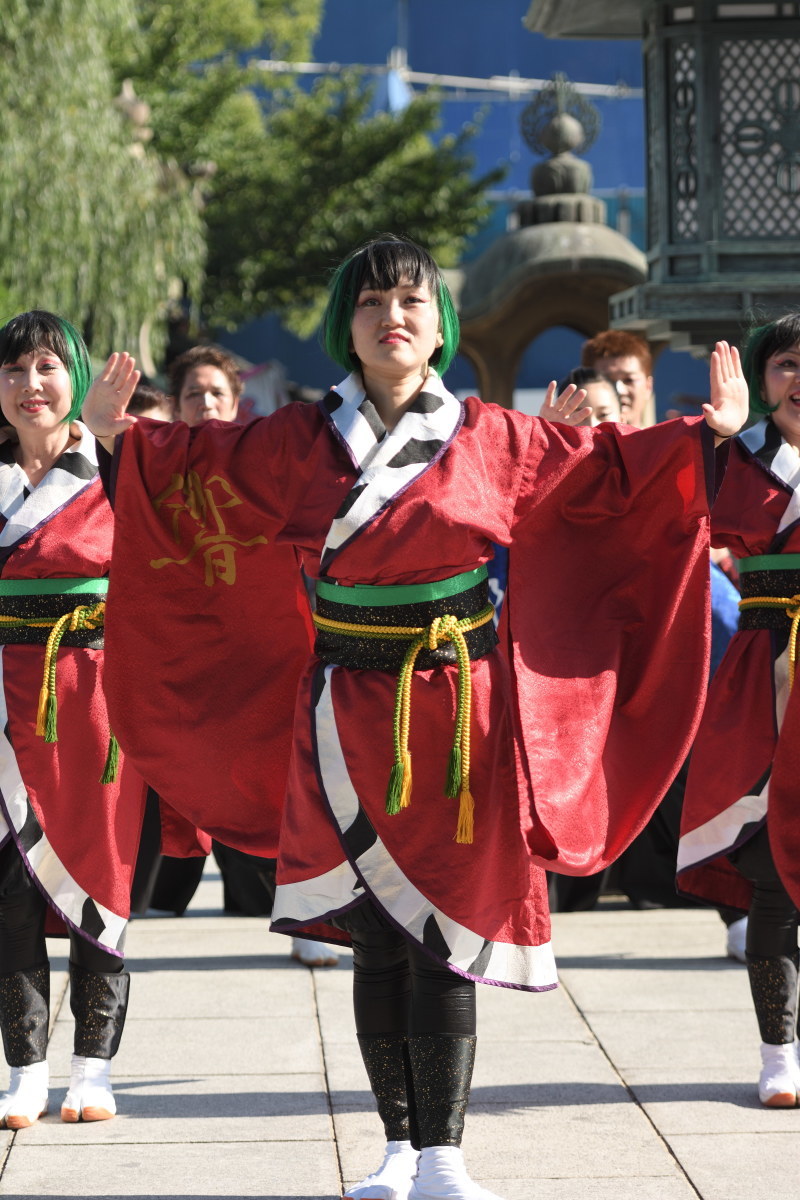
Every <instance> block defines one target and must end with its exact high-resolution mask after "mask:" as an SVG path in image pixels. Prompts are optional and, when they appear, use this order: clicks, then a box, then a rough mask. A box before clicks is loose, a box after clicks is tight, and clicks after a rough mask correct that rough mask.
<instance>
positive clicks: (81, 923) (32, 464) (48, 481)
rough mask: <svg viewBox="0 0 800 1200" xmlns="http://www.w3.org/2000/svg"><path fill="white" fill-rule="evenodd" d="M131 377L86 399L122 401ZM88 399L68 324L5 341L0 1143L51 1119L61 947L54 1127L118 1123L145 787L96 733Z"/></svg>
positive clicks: (0, 548)
mask: <svg viewBox="0 0 800 1200" xmlns="http://www.w3.org/2000/svg"><path fill="white" fill-rule="evenodd" d="M134 375H135V372H133V371H132V370H131V369H130V367H129V366H123V367H121V369H120V370H118V371H117V370H115V371H111V372H108V371H107V372H106V378H105V379H104V381H102V382H101V383H100V384H99V385H98V386H99V389H100V390H101V391H102V390H105V389H108V388H110V387H117V386H120V384H121V383H123V382H124V383H126V384H127V381H128V380H129V379H130V378H132V377H133V376H134ZM91 382H92V369H91V364H90V361H89V355H88V353H87V350H86V346H85V345H84V343H83V340H82V338H81V337H80V335H79V333H78V332H77V330H76V329H75V328H74V327H73V326H72V325H71V324H70V323H69V322H68V321H66V320H64V318H63V317H59V316H56V315H54V314H53V313H48V312H42V311H33V312H27V313H22V314H21V315H20V316H17V317H14V318H13V320H11V321H9V322H8V323H7V324H6V325H4V326H3V327H2V329H0V410H1V411H2V425H3V432H4V440H3V441H2V443H0V564H1V565H0V730H2V732H1V733H0V1033H2V1039H3V1048H4V1051H5V1057H6V1061H7V1062H8V1064H9V1066H10V1068H11V1080H10V1085H9V1090H8V1092H7V1093H6V1094H5V1095H4V1096H3V1097H2V1098H0V1125H3V1126H6V1127H7V1128H9V1129H22V1128H25V1127H26V1126H28V1125H31V1124H33V1123H34V1122H35V1121H36V1120H37V1119H38V1117H39V1116H41V1115H42V1113H44V1112H46V1111H47V1107H48V1064H47V1039H48V1026H49V1017H50V1011H49V993H50V966H49V962H48V958H47V948H46V943H45V934H48V935H63V936H68V937H69V943H70V951H69V976H70V1006H71V1009H72V1013H73V1015H74V1017H75V1040H74V1054H73V1056H72V1065H71V1070H70V1084H69V1090H68V1092H67V1095H66V1097H65V1099H64V1103H63V1105H62V1108H61V1117H62V1120H64V1121H67V1122H74V1121H78V1120H86V1121H97V1120H105V1119H107V1118H108V1117H111V1116H113V1115H114V1112H115V1103H114V1097H113V1094H112V1090H111V1083H110V1062H111V1059H112V1058H113V1056H114V1054H115V1053H116V1051H117V1047H118V1046H119V1040H120V1037H121V1035H122V1027H123V1024H124V1021H125V1012H126V1009H127V1003H128V983H129V979H128V974H127V972H126V971H125V970H124V961H123V946H124V938H125V925H126V920H127V916H128V911H129V910H128V896H129V893H130V878H129V868H128V866H126V864H132V863H133V862H134V861H135V857H136V846H137V844H138V840H139V832H140V827H141V818H142V806H143V800H144V794H143V786H142V783H141V781H140V780H139V778H138V776H137V775H136V774H135V772H134V771H133V770H132V769H131V768H130V766H128V765H126V764H125V763H124V762H123V761H121V760H120V759H119V757H118V754H117V746H116V742H115V740H114V738H113V736H112V734H111V731H110V729H109V723H108V717H107V713H106V704H105V697H104V695H103V688H102V675H103V623H104V610H105V599H106V591H107V587H108V568H109V565H110V560H111V540H112V533H113V520H112V515H111V510H110V508H109V505H108V502H107V500H106V498H105V494H104V492H103V488H102V485H101V483H100V478H99V475H98V466H97V451H96V444H95V439H94V438H93V436H92V435H91V433H90V432H89V430H88V429H87V428H86V426H85V425H82V424H81V422H80V420H79V419H78V418H79V416H80V412H81V408H82V405H83V402H84V399H85V397H86V393H87V391H88V389H89V386H90V384H91Z"/></svg>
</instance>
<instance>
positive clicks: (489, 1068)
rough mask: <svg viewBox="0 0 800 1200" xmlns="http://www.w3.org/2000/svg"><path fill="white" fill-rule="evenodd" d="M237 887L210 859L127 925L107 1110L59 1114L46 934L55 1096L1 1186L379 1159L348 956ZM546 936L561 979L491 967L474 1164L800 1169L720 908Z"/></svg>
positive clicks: (637, 1187)
mask: <svg viewBox="0 0 800 1200" xmlns="http://www.w3.org/2000/svg"><path fill="white" fill-rule="evenodd" d="M221 901H222V895H221V886H220V883H219V879H218V877H217V876H216V874H215V873H214V871H213V864H211V865H210V866H209V868H208V869H207V871H206V875H205V876H204V880H203V883H202V885H201V887H200V889H199V891H198V894H197V896H196V897H195V900H194V901H193V904H192V907H191V908H190V910H189V912H188V913H187V915H186V916H185V917H183V918H180V919H178V918H162V919H150V918H148V919H144V920H137V921H135V922H134V923H133V925H132V927H131V930H130V935H129V943H128V946H129V956H130V963H131V967H132V971H133V974H134V978H133V980H132V989H131V1006H130V1012H129V1015H128V1025H127V1028H126V1031H125V1036H124V1038H123V1041H122V1048H121V1050H120V1053H119V1055H118V1057H117V1059H116V1062H115V1067H116V1070H115V1075H114V1079H115V1085H116V1086H115V1091H116V1095H117V1103H118V1106H119V1116H118V1117H117V1118H116V1120H114V1121H107V1122H101V1123H98V1124H81V1125H63V1124H62V1123H61V1121H60V1120H59V1117H58V1109H59V1106H60V1103H61V1099H62V1097H63V1094H64V1090H65V1088H66V1082H67V1080H66V1072H67V1068H68V1062H69V1055H70V1049H71V1033H72V1023H71V1018H70V1015H69V1003H68V1000H66V999H65V994H64V993H65V988H66V973H65V968H66V961H65V957H64V949H65V944H64V943H60V942H53V943H52V944H51V948H52V954H53V968H54V969H53V1012H54V1028H53V1034H52V1038H51V1043H50V1045H51V1049H50V1054H49V1058H50V1063H51V1072H52V1079H53V1088H52V1090H51V1096H52V1113H51V1115H49V1116H48V1117H46V1118H44V1119H43V1120H41V1121H40V1122H39V1123H38V1125H36V1126H34V1127H33V1128H31V1129H27V1130H22V1131H20V1132H19V1133H16V1134H15V1133H13V1132H10V1131H2V1132H0V1164H1V1165H0V1195H2V1196H5V1197H9V1198H16V1197H26V1198H27V1200H32V1198H35V1197H44V1196H48V1197H53V1196H57V1197H63V1198H67V1197H69V1198H70V1200H72V1198H77V1197H81V1198H83V1197H92V1198H96V1197H115V1198H124V1200H140V1198H143V1197H171V1198H175V1197H178V1198H182V1200H189V1198H192V1200H210V1198H211V1197H251V1196H258V1197H263V1198H265V1200H288V1198H290V1197H291V1198H297V1197H305V1198H314V1200H317V1198H322V1200H335V1198H336V1197H340V1196H341V1195H342V1183H343V1182H344V1183H345V1184H346V1183H348V1182H352V1181H354V1180H356V1179H358V1178H360V1177H361V1176H362V1175H363V1174H365V1173H366V1172H368V1171H369V1170H370V1169H372V1168H373V1167H374V1166H375V1165H376V1163H377V1161H378V1160H379V1157H380V1152H381V1147H382V1137H381V1132H380V1127H379V1124H378V1120H377V1117H376V1116H375V1115H374V1113H373V1111H372V1106H371V1102H370V1096H369V1093H368V1091H367V1084H366V1078H365V1076H364V1073H363V1070H362V1067H361V1064H360V1062H359V1060H358V1058H357V1055H356V1054H355V1052H354V1051H355V1040H354V1033H353V1027H352V1015H351V1012H350V982H351V980H350V966H349V959H348V956H347V955H344V956H343V957H342V959H341V961H340V963H339V966H338V967H337V968H335V969H323V970H315V971H309V970H308V969H306V968H304V967H301V966H300V965H299V964H296V963H294V962H293V961H292V960H291V959H290V957H289V954H288V951H289V942H288V939H286V938H284V937H281V936H280V935H277V934H270V933H268V931H267V925H266V922H265V921H263V920H257V919H252V918H251V919H248V918H233V917H225V916H222V915H220V909H221ZM554 943H555V948H556V954H557V957H558V959H559V963H560V970H561V979H562V987H561V988H559V989H558V990H557V991H554V992H549V993H546V994H543V995H539V996H532V995H528V994H524V993H519V992H511V991H506V990H504V989H500V988H491V987H479V989H478V993H479V1023H478V1028H479V1034H480V1036H479V1041H478V1060H477V1065H476V1072H475V1080H474V1088H473V1099H472V1105H471V1110H470V1115H469V1117H468V1119H467V1134H466V1138H465V1151H466V1154H467V1158H468V1161H469V1164H470V1167H471V1170H472V1174H473V1176H474V1178H475V1179H477V1180H478V1181H480V1182H481V1183H482V1184H484V1186H486V1187H488V1188H490V1189H491V1190H492V1191H495V1192H497V1193H498V1194H499V1195H500V1196H502V1197H503V1198H504V1200H693V1198H695V1200H696V1198H697V1197H701V1198H702V1200H774V1198H775V1197H777V1196H783V1197H787V1198H790V1197H792V1196H794V1195H797V1194H798V1193H800V1184H798V1183H797V1181H796V1180H797V1169H796V1165H793V1166H792V1167H791V1172H792V1173H791V1176H787V1169H788V1164H794V1163H795V1160H794V1157H793V1152H794V1153H796V1150H797V1146H798V1145H800V1142H798V1141H795V1138H797V1135H798V1131H800V1110H797V1109H794V1110H790V1111H780V1110H767V1109H762V1108H760V1107H759V1105H758V1101H757V1098H756V1095H755V1080H756V1078H757V1070H758V1037H757V1033H756V1027H755V1020H754V1017H753V1015H752V1013H751V1010H750V1002H749V995H748V989H747V979H746V973H745V970H744V968H743V967H742V966H740V965H737V964H735V963H733V962H730V961H728V960H727V959H725V958H724V957H723V946H724V928H723V925H722V922H721V921H720V920H719V918H718V917H717V916H716V914H715V913H711V912H705V911H699V910H674V911H664V910H661V911H650V912H634V911H632V910H630V909H628V908H622V907H619V906H614V905H608V904H606V905H605V906H604V908H603V909H602V910H600V911H596V912H592V913H574V914H561V915H559V916H557V917H556V918H555V921H554ZM0 1082H2V1083H3V1085H5V1082H6V1077H3V1078H2V1080H0Z"/></svg>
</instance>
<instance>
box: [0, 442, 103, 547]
mask: <svg viewBox="0 0 800 1200" xmlns="http://www.w3.org/2000/svg"><path fill="white" fill-rule="evenodd" d="M73 427H74V428H76V429H77V430H78V431H79V433H80V441H79V442H76V443H75V445H73V446H71V447H70V448H69V449H68V450H65V451H64V453H63V454H62V455H61V457H60V458H59V459H58V461H57V462H56V463H55V464H54V465H53V466H52V467H51V468H50V470H49V471H48V472H47V474H46V475H45V477H44V478H43V479H42V480H41V481H40V482H39V483H38V484H37V485H36V487H34V488H32V487H31V485H30V480H29V479H28V476H27V475H26V474H25V472H24V471H23V469H22V467H20V466H19V465H18V464H17V463H16V462H15V460H14V447H13V445H12V444H11V443H10V442H4V443H3V444H2V445H0V465H2V467H3V469H2V470H0V514H2V516H4V517H5V519H6V524H5V527H4V528H3V530H2V532H0V549H5V550H7V549H8V548H9V547H11V546H15V545H16V544H17V542H19V541H21V540H22V539H23V538H24V537H26V536H27V535H28V534H29V533H32V532H33V530H35V529H37V528H38V527H39V526H40V525H42V524H44V522H45V521H48V520H49V519H50V517H52V516H53V514H54V513H56V512H58V510H59V509H61V508H63V507H64V505H65V504H67V503H68V502H69V501H70V500H73V499H74V498H75V497H76V496H77V495H78V494H79V493H80V492H82V491H83V489H84V488H86V487H88V486H89V484H90V483H91V482H92V480H93V479H94V478H95V476H96V475H97V443H96V442H95V440H94V437H93V436H92V434H91V433H90V432H89V430H88V429H87V428H86V426H85V425H83V424H81V422H80V421H76V422H74V423H73Z"/></svg>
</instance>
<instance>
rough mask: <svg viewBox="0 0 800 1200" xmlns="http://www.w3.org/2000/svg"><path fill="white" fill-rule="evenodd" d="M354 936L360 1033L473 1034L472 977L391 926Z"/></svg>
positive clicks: (355, 1002)
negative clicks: (430, 954)
mask: <svg viewBox="0 0 800 1200" xmlns="http://www.w3.org/2000/svg"><path fill="white" fill-rule="evenodd" d="M373 911H374V910H373ZM351 937H352V942H353V1008H354V1011H355V1018H356V1031H357V1032H358V1033H359V1034H361V1035H367V1036H370V1035H371V1036H381V1035H385V1034H390V1033H404V1034H412V1035H413V1034H431V1033H440V1034H458V1035H463V1036H467V1037H470V1036H472V1035H473V1034H474V1033H475V984H474V983H473V982H472V980H471V979H464V978H463V977H462V976H461V975H456V974H455V973H454V972H453V971H449V970H448V969H447V967H445V966H442V965H441V964H440V963H439V962H437V961H436V959H433V958H431V957H430V956H429V955H428V954H426V953H425V951H424V950H421V949H420V948H419V947H418V946H417V944H416V943H414V942H410V941H408V940H407V939H406V938H405V937H403V935H402V934H401V933H398V932H397V930H395V929H394V928H393V927H391V926H388V925H387V926H386V927H385V928H374V929H369V930H364V929H358V930H356V929H352V930H351Z"/></svg>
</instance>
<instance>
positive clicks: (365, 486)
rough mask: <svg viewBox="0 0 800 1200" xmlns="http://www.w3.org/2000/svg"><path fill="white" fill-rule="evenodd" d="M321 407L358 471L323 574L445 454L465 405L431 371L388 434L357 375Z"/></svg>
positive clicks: (327, 547)
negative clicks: (362, 531)
mask: <svg viewBox="0 0 800 1200" xmlns="http://www.w3.org/2000/svg"><path fill="white" fill-rule="evenodd" d="M320 407H321V409H322V412H323V414H324V416H325V418H326V420H327V421H328V422H329V423H330V426H331V429H332V431H333V434H334V436H335V437H336V438H337V440H338V441H339V442H340V443H341V444H342V446H344V448H345V450H346V451H347V454H348V456H349V457H350V460H351V462H352V463H353V466H354V467H355V468H356V469H357V471H358V472H359V476H358V479H357V480H356V482H355V483H354V484H353V486H352V488H351V489H350V491H349V492H348V494H347V496H345V498H344V501H343V502H342V504H341V506H340V508H339V511H338V512H337V513H336V515H335V517H334V519H333V522H332V524H331V527H330V530H329V531H328V536H327V537H326V539H325V546H324V548H323V552H322V557H321V565H322V571H323V573H324V572H325V571H327V569H328V567H329V566H330V564H331V562H332V561H333V559H334V558H335V556H336V555H337V554H338V553H339V551H340V550H342V549H343V548H344V547H345V546H346V545H347V544H348V542H350V541H351V540H352V539H353V538H354V537H355V536H356V535H357V534H358V533H360V532H361V530H362V529H364V528H365V527H366V526H367V525H369V524H370V522H371V521H374V520H375V518H376V517H377V516H379V514H380V513H381V512H383V510H384V509H385V508H386V507H387V505H389V504H390V503H391V502H392V501H393V500H394V499H395V498H396V497H397V496H399V495H400V493H401V492H403V491H405V489H406V488H407V487H409V486H410V484H412V483H413V482H414V480H415V479H418V478H419V476H420V475H422V474H423V473H424V472H425V471H426V470H427V469H428V468H429V467H431V466H432V465H433V464H434V463H435V462H437V461H438V459H439V458H440V457H441V456H442V454H444V452H445V450H446V449H447V447H448V446H449V445H450V443H451V442H452V440H453V438H454V437H455V436H456V434H457V433H458V431H459V429H460V428H461V426H462V424H463V422H464V405H463V404H462V403H461V401H460V400H457V399H456V397H455V396H454V395H453V394H452V393H451V392H448V390H447V388H446V387H445V386H444V384H443V383H442V381H441V379H440V378H439V376H438V375H437V374H436V373H435V372H431V373H430V374H429V375H428V378H427V379H426V380H425V386H424V387H423V389H422V391H421V392H420V394H419V395H418V396H417V398H416V400H415V401H414V403H413V404H412V405H411V407H410V408H409V409H407V410H406V412H405V413H403V416H402V417H401V418H400V420H399V421H398V422H397V425H396V426H395V427H394V429H393V430H392V431H391V433H389V432H387V430H386V429H385V427H384V425H383V422H382V421H381V419H380V417H379V416H378V413H377V411H376V409H375V406H374V405H373V404H372V401H371V400H369V398H368V397H367V395H366V394H365V392H364V385H363V383H362V381H361V376H360V375H358V374H355V373H354V374H352V375H348V377H347V379H345V380H344V381H343V382H342V383H340V384H338V385H337V386H336V387H335V388H333V389H332V390H331V391H330V392H329V393H328V395H327V396H326V397H325V398H324V399H323V400H321V401H320Z"/></svg>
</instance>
